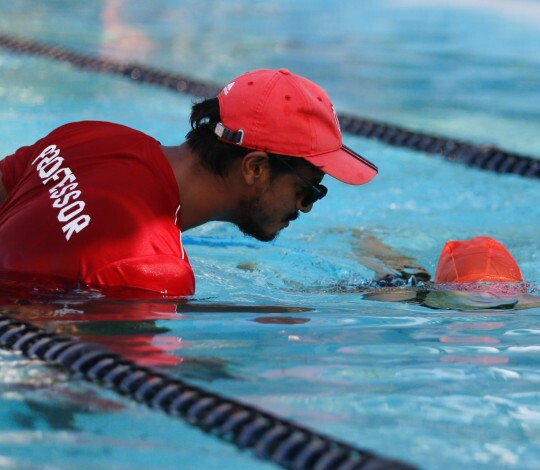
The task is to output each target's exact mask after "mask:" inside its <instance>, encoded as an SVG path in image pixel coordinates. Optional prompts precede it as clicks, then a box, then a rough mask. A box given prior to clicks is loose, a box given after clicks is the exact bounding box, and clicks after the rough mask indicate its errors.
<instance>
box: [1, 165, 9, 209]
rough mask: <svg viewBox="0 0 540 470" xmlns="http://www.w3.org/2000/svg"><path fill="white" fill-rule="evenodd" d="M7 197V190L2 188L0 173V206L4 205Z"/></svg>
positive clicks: (2, 182) (2, 181)
mask: <svg viewBox="0 0 540 470" xmlns="http://www.w3.org/2000/svg"><path fill="white" fill-rule="evenodd" d="M7 195H8V192H7V189H6V187H5V186H4V180H3V176H2V172H1V171H0V205H1V204H3V203H4V201H5V200H6V198H7Z"/></svg>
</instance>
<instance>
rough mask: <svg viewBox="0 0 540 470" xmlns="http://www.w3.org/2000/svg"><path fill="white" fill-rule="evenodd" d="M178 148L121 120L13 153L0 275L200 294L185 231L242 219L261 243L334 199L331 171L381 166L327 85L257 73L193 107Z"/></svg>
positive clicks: (72, 128) (358, 175) (358, 176)
mask: <svg viewBox="0 0 540 470" xmlns="http://www.w3.org/2000/svg"><path fill="white" fill-rule="evenodd" d="M191 127H192V130H191V131H190V132H189V133H188V135H187V139H186V141H185V142H184V143H182V144H181V145H179V146H174V147H165V146H162V145H160V143H159V142H157V141H156V140H155V139H153V138H152V137H149V136H147V135H145V134H143V133H141V132H139V131H136V130H134V129H130V128H128V127H125V126H121V125H118V124H113V123H107V122H95V121H86V122H78V123H70V124H66V125H64V126H62V127H59V128H58V129H55V130H54V131H52V132H51V133H50V134H49V135H47V136H46V137H44V138H42V139H40V140H39V141H38V142H36V143H35V144H34V145H32V146H28V147H22V148H20V149H19V150H17V152H15V153H14V154H13V155H10V156H8V157H6V158H5V159H3V160H2V161H0V175H1V179H0V202H1V205H0V273H2V274H9V275H15V276H20V278H22V279H30V278H34V277H35V278H41V277H43V278H47V279H49V280H52V279H56V280H57V281H58V282H60V283H62V284H65V283H68V284H70V285H72V286H75V287H98V288H102V289H107V288H126V287H128V288H135V289H146V290H150V291H155V292H160V293H162V294H167V295H177V296H185V295H192V294H193V293H194V290H195V281H194V276H193V272H192V270H191V267H190V265H189V261H188V258H187V255H186V253H185V251H184V249H183V246H182V241H181V232H182V231H185V230H188V229H190V228H193V227H196V226H198V225H201V224H204V223H205V222H208V221H213V220H215V221H224V222H231V223H233V224H236V225H237V226H238V227H239V228H240V229H241V230H242V231H243V232H244V233H245V234H248V235H251V236H253V237H255V238H257V239H259V240H262V241H269V240H272V239H273V238H275V236H276V235H277V233H278V232H279V231H280V230H281V229H283V228H284V227H286V226H288V225H289V222H290V221H291V220H294V219H295V218H297V217H298V213H299V211H302V212H309V211H310V210H311V208H312V206H313V203H314V202H316V201H317V200H318V199H320V198H322V197H324V196H325V195H326V191H327V190H326V188H325V187H324V186H322V185H321V184H320V182H321V180H322V178H323V176H324V174H325V173H328V174H330V175H331V176H333V177H335V178H337V179H339V180H341V181H343V182H345V183H349V184H364V183H367V182H368V181H370V180H371V179H372V178H373V177H374V176H375V175H376V173H377V168H376V167H375V166H374V165H373V164H372V163H370V162H368V161H367V160H365V159H364V158H363V157H361V156H360V155H358V154H356V153H355V152H353V151H352V150H350V149H349V148H347V147H345V146H344V145H343V143H342V138H341V132H340V129H339V123H338V121H337V117H336V114H335V111H334V108H333V106H332V104H331V102H330V100H329V98H328V96H327V95H326V93H325V92H324V91H323V90H322V89H321V88H320V87H318V86H317V85H315V84H314V83H312V82H310V81H309V80H307V79H305V78H303V77H300V76H298V75H294V74H292V73H290V72H289V71H288V70H284V69H281V70H256V71H254V72H250V73H246V74H243V75H241V76H239V77H237V78H235V79H234V80H232V81H231V82H230V83H229V84H228V85H227V86H226V87H225V88H224V89H223V91H222V92H221V93H220V94H219V95H218V97H216V98H212V99H209V100H206V101H203V102H202V103H199V104H196V105H194V106H193V110H192V115H191Z"/></svg>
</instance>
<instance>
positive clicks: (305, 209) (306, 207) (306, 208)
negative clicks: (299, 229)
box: [296, 199, 315, 214]
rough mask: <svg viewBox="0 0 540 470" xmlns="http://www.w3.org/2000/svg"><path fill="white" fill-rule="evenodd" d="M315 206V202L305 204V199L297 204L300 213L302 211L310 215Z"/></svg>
mask: <svg viewBox="0 0 540 470" xmlns="http://www.w3.org/2000/svg"><path fill="white" fill-rule="evenodd" d="M313 204H315V203H314V202H311V203H310V204H307V205H306V204H304V199H300V200H299V201H298V203H297V204H296V208H297V209H298V210H299V211H302V212H304V213H306V214H307V213H308V212H310V211H311V209H312V208H313Z"/></svg>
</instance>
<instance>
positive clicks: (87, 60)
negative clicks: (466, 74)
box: [0, 34, 540, 178]
mask: <svg viewBox="0 0 540 470" xmlns="http://www.w3.org/2000/svg"><path fill="white" fill-rule="evenodd" d="M0 47H2V48H4V49H5V50H8V51H10V52H12V53H17V54H27V55H36V56H40V57H44V58H47V59H51V60H58V61H61V62H68V63H70V64H72V65H74V66H75V67H77V68H80V69H83V70H87V71H91V72H96V73H108V74H113V75H120V76H123V77H126V78H128V79H130V80H132V81H133V82H134V83H141V84H150V85H155V86H159V87H162V88H166V89H168V90H171V91H173V92H176V93H182V94H188V95H192V96H196V97H201V98H210V97H214V96H216V95H217V94H218V93H219V91H220V89H221V87H220V86H218V85H216V84H209V83H205V82H202V81H199V80H194V79H192V78H189V77H187V76H185V75H181V74H177V73H174V72H169V71H166V70H162V69H158V68H155V67H151V66H148V65H143V64H138V63H135V62H133V63H130V62H121V61H115V60H112V59H105V58H100V57H96V56H92V55H87V54H81V53H78V52H74V51H72V50H69V49H66V48H64V47H61V46H55V45H51V44H46V43H43V42H39V41H34V40H30V39H22V38H17V37H14V36H11V35H6V34H0ZM338 117H339V121H340V124H341V129H342V131H343V132H345V133H348V134H351V135H356V136H360V137H364V138H368V139H375V140H379V141H381V142H384V143H386V144H388V145H392V146H395V147H402V148H408V149H411V150H415V151H419V152H423V153H427V154H432V155H439V156H442V157H444V158H445V159H447V160H448V161H451V162H457V163H463V164H465V165H468V166H472V167H475V168H479V169H483V170H487V171H492V172H495V173H503V174H517V175H521V176H525V177H529V178H540V160H539V159H538V158H535V157H531V156H527V155H522V154H518V153H514V152H510V151H507V150H504V149H501V148H499V147H495V146H492V145H477V144H473V143H470V142H466V141H462V140H458V139H453V138H449V137H444V136H439V135H434V134H427V133H423V132H416V131H412V130H409V129H406V128H404V127H400V126H395V125H393V124H389V123H384V122H380V121H374V120H371V119H367V118H361V117H356V116H353V115H350V114H341V113H340V114H338Z"/></svg>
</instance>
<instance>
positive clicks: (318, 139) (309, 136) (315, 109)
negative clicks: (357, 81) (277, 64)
mask: <svg viewBox="0 0 540 470" xmlns="http://www.w3.org/2000/svg"><path fill="white" fill-rule="evenodd" d="M218 99H219V107H220V116H221V122H220V123H218V124H217V125H216V128H215V133H216V135H217V136H218V138H219V139H220V140H222V141H224V142H228V143H234V144H236V145H240V146H242V147H246V148H249V149H253V150H261V151H263V152H268V153H275V154H278V155H287V156H290V157H300V158H303V159H304V160H307V161H308V162H310V163H311V164H312V165H314V166H316V167H317V168H320V169H321V170H322V171H324V172H325V173H328V174H329V175H330V176H333V177H334V178H336V179H338V180H340V181H343V182H344V183H349V184H364V183H367V182H368V181H370V180H371V179H372V178H373V177H374V176H375V175H376V174H377V171H378V170H377V167H376V166H375V165H374V164H373V163H371V162H369V161H368V160H366V159H365V158H364V157H362V156H360V155H358V154H357V153H356V152H354V151H353V150H351V149H350V148H348V147H346V146H345V145H343V141H342V138H341V130H340V128H339V122H338V118H337V115H336V112H335V110H334V107H333V106H332V103H331V102H330V99H329V98H328V95H327V94H326V93H325V92H324V90H323V89H322V88H320V87H319V86H318V85H316V84H315V83H313V82H311V81H309V80H307V79H306V78H303V77H300V76H299V75H295V74H293V73H291V72H289V71H288V70H286V69H280V70H268V69H261V70H255V71H253V72H248V73H245V74H243V75H240V76H239V77H236V78H235V79H233V80H231V81H230V82H229V84H228V85H227V86H226V87H225V88H223V90H222V91H221V93H220V94H219V95H218Z"/></svg>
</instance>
